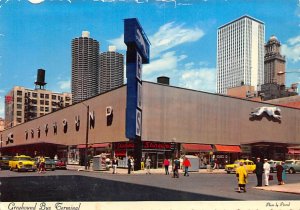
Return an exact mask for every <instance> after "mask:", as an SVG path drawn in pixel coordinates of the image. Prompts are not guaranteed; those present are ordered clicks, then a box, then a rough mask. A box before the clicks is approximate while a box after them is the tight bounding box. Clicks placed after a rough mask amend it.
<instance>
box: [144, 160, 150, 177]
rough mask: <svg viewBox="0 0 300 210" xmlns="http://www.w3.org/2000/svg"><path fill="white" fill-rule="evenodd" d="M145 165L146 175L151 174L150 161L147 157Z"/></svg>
mask: <svg viewBox="0 0 300 210" xmlns="http://www.w3.org/2000/svg"><path fill="white" fill-rule="evenodd" d="M145 164H146V170H147V172H146V174H151V173H150V168H151V159H150V157H149V156H148V157H147V159H146V162H145Z"/></svg>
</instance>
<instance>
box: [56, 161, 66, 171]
mask: <svg viewBox="0 0 300 210" xmlns="http://www.w3.org/2000/svg"><path fill="white" fill-rule="evenodd" d="M54 162H55V168H56V169H67V165H66V162H65V161H63V160H55V161H54Z"/></svg>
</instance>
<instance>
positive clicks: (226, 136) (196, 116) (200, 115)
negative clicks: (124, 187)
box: [0, 81, 300, 167]
mask: <svg viewBox="0 0 300 210" xmlns="http://www.w3.org/2000/svg"><path fill="white" fill-rule="evenodd" d="M126 86H127V85H124V86H121V87H119V88H117V89H114V90H112V91H109V92H106V93H103V94H100V95H98V96H95V97H93V98H90V99H87V100H85V101H83V102H80V103H77V104H74V105H71V106H69V107H66V108H64V109H61V110H58V111H56V112H53V113H50V114H47V115H45V116H42V117H39V118H37V119H34V120H32V121H29V122H26V123H23V124H20V125H17V126H15V127H12V128H9V129H7V130H4V131H2V132H1V133H0V135H1V154H2V155H16V154H26V155H30V156H34V155H38V154H43V155H46V156H50V157H54V155H56V154H57V155H58V156H59V158H65V159H66V160H67V162H68V164H74V165H83V164H84V154H85V151H86V146H87V150H88V154H91V155H97V154H101V153H108V154H110V156H111V157H113V156H117V157H119V158H120V159H123V160H124V162H126V160H127V157H128V156H129V155H130V156H133V157H134V158H135V156H136V154H137V153H140V154H138V155H137V156H142V157H145V156H146V155H147V156H148V155H150V156H151V158H152V159H153V161H154V163H155V164H154V167H161V166H162V161H163V158H164V157H168V158H170V157H171V155H172V153H173V151H172V150H171V144H175V145H176V152H177V154H178V155H179V154H196V155H199V157H200V156H201V158H206V159H209V158H210V157H211V155H214V157H215V158H218V159H219V161H220V162H221V163H225V162H232V161H234V160H235V159H238V158H249V159H253V158H255V157H258V156H259V157H262V158H268V159H274V160H285V159H291V158H298V157H299V153H300V149H299V145H300V109H296V108H289V107H284V106H280V105H274V104H268V103H263V102H255V101H249V100H246V99H240V98H235V97H229V96H225V95H219V94H212V93H206V92H201V91H195V90H190V89H183V88H178V87H173V86H169V85H164V84H158V83H152V82H147V81H143V89H142V94H141V96H142V99H143V100H142V118H141V127H140V129H141V139H140V140H139V139H128V138H127V137H126V100H127V87H126ZM137 148H138V149H137ZM125 165H126V164H124V166H125Z"/></svg>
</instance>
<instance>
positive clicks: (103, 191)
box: [0, 170, 300, 202]
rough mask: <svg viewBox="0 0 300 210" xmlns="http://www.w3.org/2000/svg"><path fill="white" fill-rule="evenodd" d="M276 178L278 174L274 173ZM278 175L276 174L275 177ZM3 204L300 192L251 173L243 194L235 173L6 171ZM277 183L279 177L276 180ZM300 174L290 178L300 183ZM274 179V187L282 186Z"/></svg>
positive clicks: (243, 197)
mask: <svg viewBox="0 0 300 210" xmlns="http://www.w3.org/2000/svg"><path fill="white" fill-rule="evenodd" d="M274 175H275V174H274ZM275 177H276V175H275ZM0 178H1V201H3V202H11V201H189V200H193V201H234V200H240V201H253V200H299V199H300V196H299V194H291V193H281V192H272V191H265V190H258V189H255V188H253V187H255V186H256V176H255V174H250V175H249V178H248V181H249V182H248V184H247V193H237V192H235V188H236V187H237V181H236V177H235V175H234V174H225V173H222V174H215V173H205V174H203V173H191V174H190V176H189V177H184V176H183V175H182V174H181V176H180V178H179V179H177V178H171V175H164V174H151V175H145V174H131V175H127V174H111V173H104V172H87V171H70V170H56V171H47V172H46V173H45V174H39V173H36V172H22V173H18V172H12V171H8V170H6V171H0ZM275 179H276V178H275ZM299 180H300V174H287V183H298V182H299ZM276 184H277V182H276V181H270V185H276Z"/></svg>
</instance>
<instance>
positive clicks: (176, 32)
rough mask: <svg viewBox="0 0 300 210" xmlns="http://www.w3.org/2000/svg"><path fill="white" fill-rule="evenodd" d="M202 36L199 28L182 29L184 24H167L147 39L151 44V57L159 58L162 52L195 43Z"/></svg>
mask: <svg viewBox="0 0 300 210" xmlns="http://www.w3.org/2000/svg"><path fill="white" fill-rule="evenodd" d="M203 36H204V32H203V31H202V30H201V29H199V28H184V24H181V25H175V23H174V22H171V23H167V24H165V25H163V26H161V27H160V28H159V30H158V31H157V32H156V33H155V34H154V35H152V36H150V37H149V40H150V42H151V57H153V58H155V57H159V56H160V54H161V53H162V52H164V51H167V50H170V49H172V48H174V47H176V46H178V45H182V44H184V43H189V42H195V41H197V40H199V39H200V38H201V37H203Z"/></svg>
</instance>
